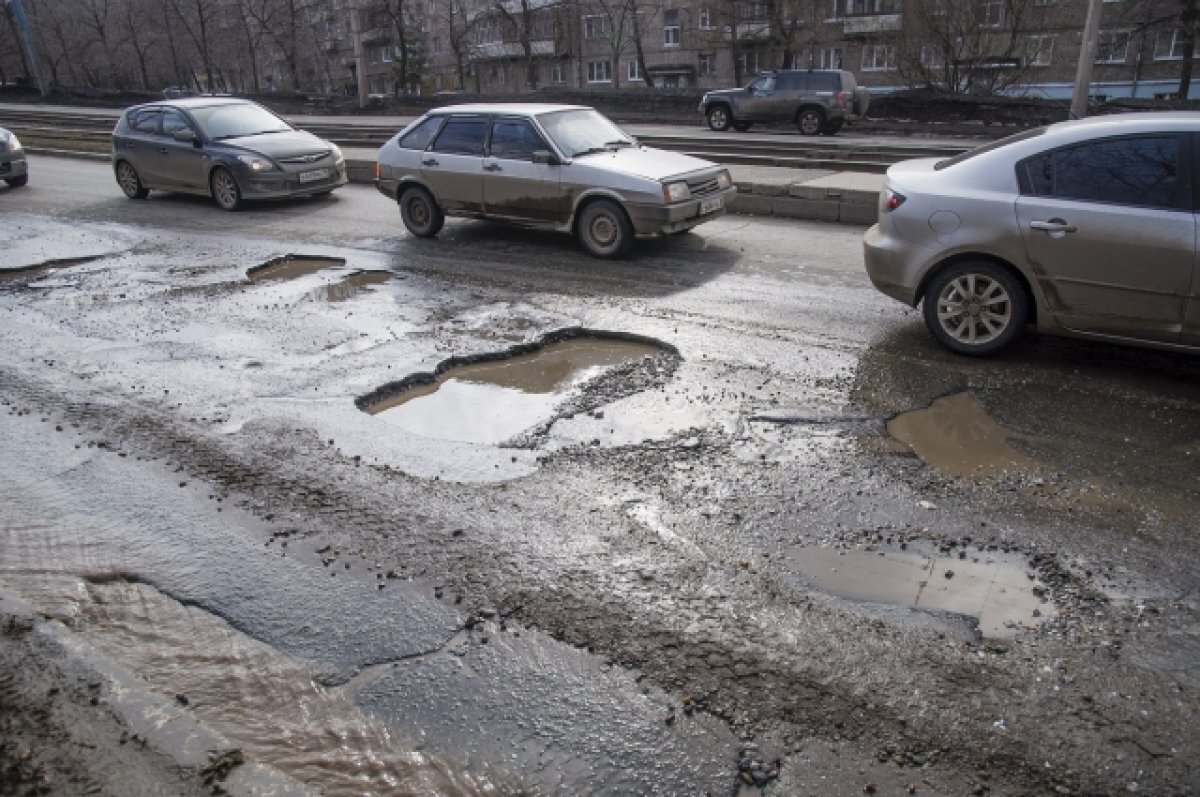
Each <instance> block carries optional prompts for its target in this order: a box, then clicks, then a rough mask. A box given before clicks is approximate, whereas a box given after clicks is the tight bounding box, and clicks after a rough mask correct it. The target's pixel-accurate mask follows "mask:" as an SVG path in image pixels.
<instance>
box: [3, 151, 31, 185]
mask: <svg viewBox="0 0 1200 797" xmlns="http://www.w3.org/2000/svg"><path fill="white" fill-rule="evenodd" d="M26 174H29V162H28V161H26V160H25V153H24V152H22V153H21V154H20V155H14V154H13V153H11V152H4V153H0V180H7V179H11V178H13V177H21V176H22V175H26Z"/></svg>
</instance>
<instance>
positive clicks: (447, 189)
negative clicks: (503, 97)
mask: <svg viewBox="0 0 1200 797" xmlns="http://www.w3.org/2000/svg"><path fill="white" fill-rule="evenodd" d="M487 128H488V118H487V117H486V116H452V117H450V118H449V119H448V120H446V124H445V125H443V126H442V129H441V131H440V132H439V133H438V136H437V138H436V139H434V142H433V146H431V147H430V148H429V149H428V150H426V151H425V152H423V153H421V179H422V180H423V181H424V182H425V185H427V186H429V189H430V190H431V191H433V194H434V196H436V197H437V201H438V204H440V205H441V206H442V207H443V208H444V209H445V210H446V211H447V212H450V213H480V212H482V211H483V144H484V139H485V138H486V136H487Z"/></svg>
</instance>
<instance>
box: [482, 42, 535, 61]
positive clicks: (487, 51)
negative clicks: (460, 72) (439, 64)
mask: <svg viewBox="0 0 1200 797" xmlns="http://www.w3.org/2000/svg"><path fill="white" fill-rule="evenodd" d="M530 49H531V50H532V51H533V57H534V58H547V57H550V56H553V55H555V51H554V41H553V40H551V39H544V40H540V41H535V42H530ZM474 56H475V58H476V59H477V60H480V61H495V60H509V59H513V58H524V57H525V48H524V47H522V46H521V43H520V42H489V43H488V44H477V45H475V49H474Z"/></svg>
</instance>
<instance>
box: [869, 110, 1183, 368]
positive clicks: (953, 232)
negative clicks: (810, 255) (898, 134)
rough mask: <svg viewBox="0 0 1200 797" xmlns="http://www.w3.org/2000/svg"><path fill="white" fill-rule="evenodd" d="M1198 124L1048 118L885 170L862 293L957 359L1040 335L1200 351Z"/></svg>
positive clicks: (1170, 117) (1168, 119)
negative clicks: (870, 291)
mask: <svg viewBox="0 0 1200 797" xmlns="http://www.w3.org/2000/svg"><path fill="white" fill-rule="evenodd" d="M1198 164H1200V113H1193V112H1157V113H1129V114H1114V115H1111V116H1099V117H1092V118H1088V119H1083V120H1077V121H1071V122H1060V123H1058V124H1053V125H1049V126H1047V127H1041V128H1036V129H1033V130H1029V131H1025V132H1022V133H1018V134H1016V135H1014V136H1011V137H1009V138H1007V139H1002V140H1000V141H998V142H995V143H992V144H989V145H986V146H983V147H980V148H977V149H974V150H970V151H969V152H966V153H963V154H962V155H958V156H955V157H953V158H949V159H942V160H939V159H935V158H923V159H917V160H911V161H903V162H900V163H897V164H895V165H893V166H892V167H890V168H889V169H888V171H887V175H886V178H885V182H884V187H883V190H882V191H881V192H880V196H879V212H878V221H877V223H876V224H875V225H874V226H872V227H871V228H870V229H869V230H868V231H867V233H866V235H865V236H864V239H863V247H864V260H865V265H866V271H867V274H868V276H869V277H870V279H871V282H872V283H873V284H874V286H875V287H876V288H877V289H878V290H880V291H882V292H883V293H885V294H887V295H888V296H890V297H892V298H894V299H896V300H898V301H901V302H903V303H905V304H907V305H909V306H912V307H916V306H918V305H920V306H921V310H922V317H923V320H924V322H925V325H926V326H927V327H928V329H929V331H930V333H931V334H932V335H933V337H934V338H935V339H936V340H937V341H938V342H939V343H941V344H942V345H943V346H945V347H946V348H948V349H950V350H951V351H954V352H957V353H959V354H966V355H975V356H982V355H990V354H994V353H996V352H999V351H1002V350H1003V349H1005V348H1006V347H1008V346H1009V345H1011V344H1012V343H1013V341H1014V340H1015V339H1016V338H1017V337H1018V336H1019V335H1020V334H1021V333H1022V331H1023V329H1024V328H1025V327H1026V326H1027V325H1028V324H1030V323H1032V324H1034V325H1035V326H1036V328H1037V329H1038V330H1039V331H1040V332H1042V333H1045V334H1051V335H1063V336H1069V337H1078V338H1092V339H1097V340H1106V341H1111V342H1116V343H1126V344H1133V345H1141V346H1148V347H1154V348H1163V349H1176V350H1189V351H1194V350H1197V349H1200V268H1198V267H1197V262H1196V240H1197V232H1198V228H1197V224H1198V222H1197V218H1198V217H1197V211H1198V210H1200V169H1198V168H1197V166H1198Z"/></svg>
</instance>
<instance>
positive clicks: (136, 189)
mask: <svg viewBox="0 0 1200 797" xmlns="http://www.w3.org/2000/svg"><path fill="white" fill-rule="evenodd" d="M112 166H113V174H114V176H115V177H116V180H117V184H118V185H119V186H120V188H121V190H122V191H123V192H124V193H125V195H126V196H127V197H129V198H130V199H145V198H146V196H147V195H148V194H149V192H150V191H151V190H162V191H174V192H178V193H186V194H198V195H201V196H210V197H212V198H213V200H214V201H215V202H216V203H217V205H218V206H219V207H220V208H221V209H222V210H228V211H233V210H239V209H240V208H242V207H243V206H244V203H245V202H246V201H248V200H260V199H285V198H289V197H297V196H309V195H321V194H327V193H329V192H331V191H333V190H334V189H336V188H339V187H341V186H343V185H345V184H346V182H347V176H346V161H345V158H344V157H343V156H342V152H341V150H340V149H339V148H338V147H337V145H336V144H333V143H331V142H328V141H325V140H323V139H321V138H318V137H317V136H314V135H312V134H311V133H308V132H306V131H303V130H297V129H296V128H294V127H292V126H291V125H290V124H288V122H286V121H285V120H284V119H282V118H281V117H279V116H277V115H276V114H275V113H273V112H272V111H270V110H268V109H267V108H264V107H263V106H261V105H259V104H258V103H255V102H251V101H249V100H243V99H238V98H233V97H215V96H213V97H209V96H197V97H184V98H179V99H173V100H162V101H158V102H152V103H146V104H143V105H135V106H133V107H131V108H127V109H126V110H125V111H123V112H122V113H121V116H120V118H119V119H118V120H117V124H116V127H115V128H114V129H113V133H112Z"/></svg>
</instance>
